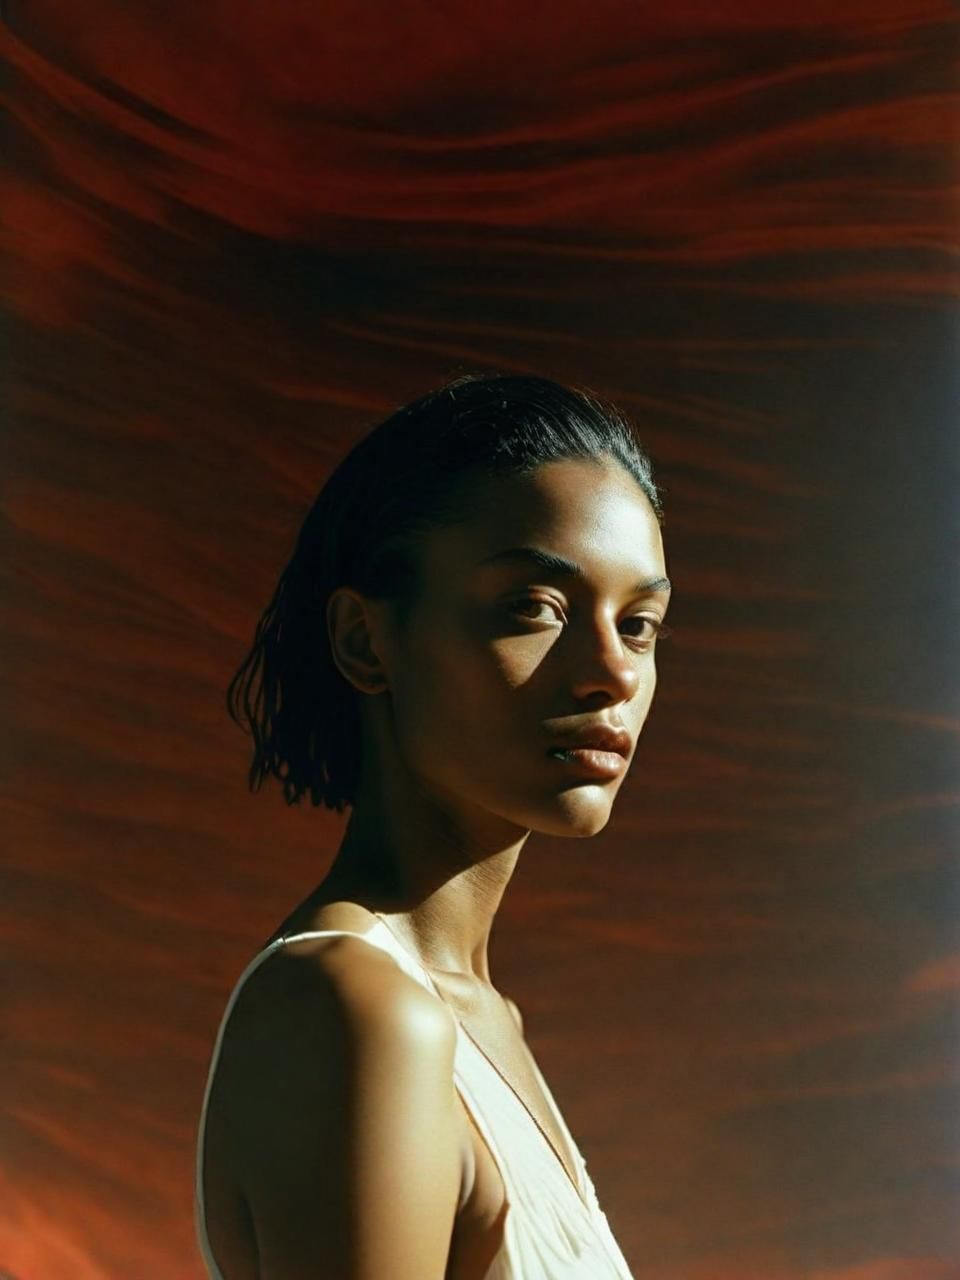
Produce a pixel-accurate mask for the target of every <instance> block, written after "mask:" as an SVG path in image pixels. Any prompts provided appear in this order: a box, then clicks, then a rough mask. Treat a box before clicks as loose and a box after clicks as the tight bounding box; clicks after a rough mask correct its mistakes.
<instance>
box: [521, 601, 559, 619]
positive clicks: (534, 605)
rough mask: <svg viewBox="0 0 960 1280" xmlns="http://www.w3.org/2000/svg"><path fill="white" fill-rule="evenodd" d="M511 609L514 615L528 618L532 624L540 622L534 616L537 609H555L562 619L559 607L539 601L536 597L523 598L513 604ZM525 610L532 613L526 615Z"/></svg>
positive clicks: (550, 602) (551, 602) (549, 602)
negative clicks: (517, 614) (518, 614)
mask: <svg viewBox="0 0 960 1280" xmlns="http://www.w3.org/2000/svg"><path fill="white" fill-rule="evenodd" d="M512 608H513V610H514V612H515V613H520V614H522V616H523V617H524V618H529V619H530V620H531V621H533V622H539V621H540V619H539V618H538V617H537V616H536V612H537V610H538V609H555V610H556V611H557V613H559V614H560V617H563V614H562V613H561V612H560V606H559V605H557V604H554V602H553V601H552V600H540V599H538V598H537V597H536V596H523V597H522V599H520V600H515V601H514V602H513V605H512ZM527 610H531V611H532V612H530V613H528V612H527Z"/></svg>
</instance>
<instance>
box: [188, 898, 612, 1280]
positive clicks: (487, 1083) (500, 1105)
mask: <svg viewBox="0 0 960 1280" xmlns="http://www.w3.org/2000/svg"><path fill="white" fill-rule="evenodd" d="M338 934H339V935H343V934H350V935H351V936H354V937H358V938H363V939H364V940H365V941H366V942H369V943H370V944H371V945H372V946H376V947H379V948H380V949H381V950H383V951H386V952H387V953H388V955H391V956H392V957H393V959H394V960H395V961H396V962H397V964H398V965H399V966H400V968H401V969H403V971H404V972H405V973H407V974H409V975H410V977H412V978H414V979H415V980H416V981H417V982H419V983H420V984H421V985H422V986H424V987H426V988H427V989H428V990H429V991H431V992H433V994H435V995H437V996H438V998H441V999H442V997H441V996H440V993H439V991H438V990H437V988H436V986H435V985H434V983H433V980H432V978H431V977H430V975H429V973H428V972H427V970H426V969H425V968H424V967H423V966H422V965H421V964H420V963H419V962H418V961H417V959H416V957H415V956H414V955H413V954H412V953H411V952H409V951H407V949H406V948H405V947H403V946H402V945H401V944H400V942H399V941H398V940H397V938H395V937H394V935H393V933H392V932H391V931H390V929H389V928H388V927H387V925H386V924H385V923H384V922H383V921H382V920H380V919H378V920H377V922H376V924H375V925H373V927H372V928H371V929H369V930H368V931H367V932H366V933H356V932H355V931H354V930H351V929H317V930H310V931H308V932H305V933H295V934H290V935H287V936H286V937H280V938H276V939H275V940H274V941H273V942H271V943H269V944H268V945H267V946H266V947H264V948H263V950H262V951H260V952H258V954H257V955H256V956H254V958H253V959H252V960H251V961H250V963H249V964H248V965H247V967H246V969H244V971H243V973H242V974H241V975H240V978H239V979H238V981H237V983H236V985H235V987H234V989H233V991H232V992H231V995H230V998H229V1000H228V1001H227V1006H226V1009H225V1010H224V1014H223V1017H222V1019H221V1021H220V1027H219V1030H218V1032H217V1038H216V1043H215V1045H214V1049H213V1054H212V1057H211V1061H210V1068H209V1071H208V1073H207V1084H206V1089H205V1090H204V1095H203V1105H202V1108H201V1112H200V1124H199V1131H198V1134H197V1159H196V1183H195V1197H194V1220H195V1226H196V1234H197V1240H198V1243H199V1245H200V1251H201V1254H202V1257H203V1260H204V1262H205V1264H206V1267H207V1272H208V1274H209V1276H210V1278H211V1280H230V1277H225V1276H224V1275H223V1273H222V1272H221V1271H220V1269H219V1267H218V1265H217V1262H216V1259H215V1258H214V1256H213V1253H212V1251H211V1248H210V1241H209V1238H208V1236H207V1229H206V1219H205V1214H204V1194H203V1145H204V1130H205V1127H206V1118H207V1105H208V1102H209V1099H210V1089H211V1085H212V1083H213V1077H214V1072H215V1070H216V1066H217V1060H218V1058H219V1055H220V1046H221V1044H222V1042H223V1035H224V1031H225V1029H226V1025H227V1021H228V1019H229V1017H230V1013H231V1011H232V1009H233V1006H234V1004H235V1002H236V999H237V996H238V995H239V993H240V989H241V987H242V986H243V984H244V982H245V981H246V979H247V978H248V977H249V976H250V974H251V973H253V971H254V969H256V967H257V966H258V965H259V964H261V963H262V962H263V961H264V960H265V959H266V957H267V956H269V955H271V954H272V953H273V952H274V951H275V950H277V948H279V947H282V946H284V945H285V944H286V943H288V942H297V941H299V940H300V939H301V938H317V937H332V936H334V935H338ZM448 1007H449V1006H448ZM531 1063H532V1066H533V1070H534V1073H535V1075H536V1077H537V1080H538V1083H539V1084H540V1087H541V1089H542V1090H543V1093H544V1096H545V1097H546V1099H547V1102H548V1104H549V1106H550V1109H551V1111H552V1112H553V1115H554V1117H555V1119H556V1122H557V1124H558V1126H559V1128H560V1131H561V1132H562V1133H563V1135H564V1137H565V1138H566V1140H567V1143H568V1145H569V1148H570V1150H571V1151H572V1152H573V1154H574V1159H575V1161H576V1167H577V1172H578V1175H579V1179H578V1180H579V1186H574V1184H573V1182H572V1181H571V1180H570V1177H569V1175H568V1173H567V1170H566V1168H565V1167H564V1165H563V1164H562V1163H561V1161H560V1159H559V1157H558V1156H557V1154H556V1152H555V1151H554V1150H553V1148H552V1147H551V1146H550V1144H549V1142H548V1141H547V1139H546V1138H545V1137H544V1135H543V1133H542V1132H541V1131H540V1129H539V1127H538V1126H537V1124H536V1123H535V1121H534V1120H533V1117H532V1116H531V1115H530V1113H529V1112H528V1111H527V1109H526V1107H525V1106H524V1105H523V1103H522V1102H521V1101H520V1099H519V1098H518V1096H517V1095H516V1093H515V1092H514V1091H513V1089H511V1088H510V1086H509V1085H508V1084H507V1083H506V1081H505V1080H504V1079H503V1077H502V1076H501V1075H500V1074H499V1073H498V1072H497V1071H496V1070H495V1068H494V1067H493V1066H492V1064H491V1063H490V1062H489V1060H488V1059H487V1058H486V1057H484V1055H483V1054H482V1053H481V1052H480V1050H479V1049H478V1048H477V1046H476V1045H475V1044H474V1043H473V1041H472V1040H471V1039H470V1037H469V1036H468V1035H467V1033H466V1032H465V1031H464V1029H463V1027H462V1025H461V1024H460V1022H459V1021H457V1046H456V1055H455V1058H454V1082H455V1084H456V1087H457V1091H458V1093H459V1094H460V1097H461V1098H462V1100H463V1103H464V1105H465V1106H466V1108H467V1109H468V1111H469V1112H470V1115H471V1116H472V1117H473V1120H474V1122H475V1123H476V1126H477V1129H478V1130H479V1131H480V1134H481V1135H482V1137H483V1139H484V1141H485V1142H486V1144H487V1146H488V1147H489V1149H490V1154H491V1155H492V1157H493V1159H494V1161H495V1162H496V1165H497V1168H498V1169H499V1171H500V1176H501V1177H502V1179H503V1184H504V1188H505V1190H506V1198H507V1205H508V1208H507V1213H506V1217H505V1219H504V1237H503V1243H502V1244H501V1246H500V1249H499V1251H498V1253H497V1255H496V1257H495V1258H494V1259H493V1261H492V1263H491V1264H490V1266H489V1268H488V1270H487V1272H486V1275H485V1277H484V1280H633V1277H632V1275H631V1273H630V1269H629V1268H628V1266H627V1263H626V1259H625V1258H624V1256H623V1254H622V1252H621V1250H620V1247H619V1245H618V1244H617V1242H616V1239H615V1238H614V1235H613V1232H612V1231H611V1229H610V1224H609V1223H608V1221H607V1217H606V1214H605V1213H604V1212H603V1210H602V1209H601V1208H600V1205H599V1203H598V1201H597V1194H596V1191H595V1190H594V1186H593V1181H592V1180H591V1178H590V1174H589V1173H588V1172H587V1166H586V1163H585V1161H584V1159H583V1156H582V1155H581V1154H580V1151H579V1148H578V1147H577V1144H576V1143H575V1142H574V1140H573V1137H572V1135H571V1133H570V1130H569V1129H568V1128H567V1125H566V1122H565V1121H564V1119H563V1116H562V1115H561V1114H560V1111H559V1108H558V1107H557V1104H556V1102H555V1100H554V1097H553V1094H552V1093H551V1092H550V1089H549V1088H548V1086H547V1083H546V1081H545V1080H544V1078H543V1076H542V1074H541V1072H540V1069H539V1067H538V1066H537V1064H536V1061H535V1060H534V1059H533V1058H532V1056H531ZM384 1280H387V1277H385V1278H384Z"/></svg>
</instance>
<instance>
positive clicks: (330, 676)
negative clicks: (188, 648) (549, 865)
mask: <svg viewBox="0 0 960 1280" xmlns="http://www.w3.org/2000/svg"><path fill="white" fill-rule="evenodd" d="M662 524H663V508H662V504H661V499H660V496H659V493H658V490H657V487H656V484H655V482H654V479H653V476H652V470H651V465H650V461H649V458H648V457H647V455H646V454H645V453H644V451H643V449H642V447H641V445H640V443H639V441H638V440H637V437H636V435H635V433H634V430H633V428H632V427H631V426H630V424H629V423H628V422H627V421H626V419H625V418H624V417H623V416H622V415H621V414H620V413H619V412H618V411H617V410H616V409H614V408H613V407H612V406H609V405H607V404H604V403H603V402H601V401H600V400H598V399H597V398H596V397H594V396H592V395H590V394H588V393H586V392H583V391H579V390H571V389H568V388H565V387H562V386H559V385H558V384H556V383H554V382H551V381H548V380H547V379H543V378H537V377H530V376H513V375H506V376H503V375H495V376H473V375H472V376H468V377H463V378H458V379H456V380H455V381H453V382H450V383H448V384H447V385H446V386H444V387H441V388H440V389H439V390H437V391H433V392H431V393H429V394H428V395H425V396H422V397H421V398H419V399H418V400H415V401H414V402H412V403H411V404H409V405H406V406H405V407H404V408H402V409H399V410H398V411H397V412H396V413H394V414H393V415H391V417H389V418H388V419H387V420H386V421H385V422H383V423H381V424H380V425H379V426H378V427H376V428H375V429H374V430H373V431H371V432H370V433H369V434H368V435H366V436H365V437H364V438H363V439H361V440H360V442H359V443H358V444H357V445H356V446H355V447H354V448H353V449H352V450H351V451H350V453H348V454H347V456H346V457H345V458H344V459H343V460H342V461H341V463H340V464H339V466H338V467H337V468H336V470H335V471H334V472H333V473H332V475H331V476H330V478H329V479H328V480H327V482H326V484H325V485H324V486H323V488H322V490H321V491H320V493H319V495H318V497H317V499H316V501H315V502H314V504H313V506H312V508H311V509H310V511H309V512H308V514H307V516H306V518H305V520H304V522H303V525H302V528H301V530H300V534H299V537H298V539H297V543H296V548H295V551H294V554H293V556H292V558H291V560H290V562H289V563H288V565H287V567H286V568H285V569H284V571H283V574H282V575H281V578H280V581H279V583H278V586H277V589H276V592H275V594H274V596H273V599H272V600H271V602H270V605H269V606H268V608H267V610H266V611H265V613H264V614H263V616H262V618H261V619H260V622H259V624H258V626H257V630H256V636H255V640H254V644H253V647H252V648H251V650H250V652H249V654H248V655H247V658H246V659H245V661H244V663H243V665H242V666H241V668H240V669H239V670H238V672H237V673H236V675H235V676H234V678H233V680H232V681H231V684H230V688H229V690H228V706H229V708H230V712H231V714H232V715H233V716H234V718H236V719H238V720H240V719H241V718H243V719H245V720H246V722H247V723H248V724H249V725H250V728H251V729H252V732H253V736H254V756H253V761H252V764H251V768H250V786H251V788H253V787H259V785H260V783H261V782H262V780H263V778H264V777H265V776H266V775H267V774H271V775H273V776H275V777H277V778H279V779H280V780H281V781H282V783H283V788H284V794H285V797H286V799H287V801H288V803H295V802H298V801H299V799H300V797H301V796H302V795H303V794H305V793H309V794H310V796H311V799H312V801H313V803H314V804H320V803H324V804H326V805H327V806H328V807H329V808H335V809H337V810H340V811H342V810H343V808H344V807H345V805H347V804H353V803H354V802H355V800H356V797H357V794H358V788H359V787H360V783H361V774H362V770H363V768H364V767H365V768H366V770H367V771H368V772H367V775H366V780H367V781H368V782H369V770H371V769H373V770H375V771H376V770H380V769H386V768H387V767H389V768H391V769H392V770H394V771H396V770H397V769H398V768H399V769H400V770H401V771H403V772H404V773H405V774H406V775H408V777H407V778H406V781H407V782H408V784H409V785H419V786H421V787H423V788H424V789H426V790H428V791H432V792H433V793H434V794H435V795H436V797H437V798H438V799H441V800H442V801H443V802H445V803H451V804H458V803H462V804H464V805H470V804H474V805H478V806H480V807H482V808H485V809H487V810H490V811H492V812H495V813H498V814H500V815H501V816H503V817H505V818H507V819H509V820H511V821H514V822H516V823H517V824H518V825H520V826H528V827H531V828H534V829H539V830H551V831H555V832H557V833H562V832H564V831H570V830H575V831H576V832H577V833H583V834H589V833H591V832H592V831H593V830H595V829H598V828H599V826H602V825H603V823H604V822H605V821H606V818H607V816H608V813H609V807H610V804H611V803H612V796H613V794H614V791H615V789H616V788H618V787H619V785H620V782H621V781H622V776H621V778H619V779H617V780H615V781H600V782H598V781H597V780H596V779H587V778H584V777H583V776H581V775H579V774H578V773H577V771H576V770H575V769H574V768H572V767H571V766H569V765H568V766H564V765H562V764H561V763H560V762H558V761H556V760H553V759H551V758H550V757H549V756H547V754H546V752H547V748H548V747H549V746H550V745H551V744H554V743H556V742H559V741H561V740H562V738H563V737H564V736H565V735H566V733H567V731H568V730H569V729H575V728H577V727H578V726H581V725H586V724H590V723H596V722H597V721H600V720H603V721H606V722H607V723H615V724H621V725H623V726H625V727H626V728H627V730H628V732H629V734H630V738H631V744H634V743H635V741H636V738H637V736H638V734H639V732H640V729H641V727H642V724H643V721H644V720H645V718H646V715H647V712H648V710H649V706H650V700H651V699H652V696H653V691H654V686H655V683H656V669H655V659H654V650H655V636H656V632H657V628H658V626H659V624H660V623H661V621H662V618H663V614H664V612H665V610H666V606H667V600H668V594H667V590H668V589H665V588H663V587H662V586H661V588H659V590H658V589H651V590H647V591H646V592H643V591H640V590H638V588H639V585H640V583H641V582H642V581H644V582H646V581H650V580H654V579H659V578H663V577H664V576H665V567H664V561H663V545H662V540H661V537H660V528H661V526H662ZM517 547H534V548H538V549H540V550H541V551H546V552H549V553H550V555H551V556H553V557H555V558H556V561H555V562H554V563H553V564H550V565H548V564H547V563H546V562H545V561H544V560H543V558H542V557H541V558H540V559H539V560H538V559H537V558H536V557H531V556H530V555H518V554H511V555H507V556H504V555H503V554H502V553H503V552H506V551H510V550H511V549H513V548H517ZM560 560H565V561H568V562H572V563H573V564H575V565H577V566H579V567H580V569H582V571H583V572H582V575H579V574H577V573H571V572H570V570H569V569H567V570H564V568H563V566H562V565H560V564H559V561H560ZM644 619H646V621H644ZM665 632H666V628H665V627H664V628H663V629H662V632H661V634H663V633H665ZM631 750H632V747H631Z"/></svg>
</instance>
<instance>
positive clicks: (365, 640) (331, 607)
mask: <svg viewBox="0 0 960 1280" xmlns="http://www.w3.org/2000/svg"><path fill="white" fill-rule="evenodd" d="M326 617H327V636H328V638H329V641H330V652H331V654H332V656H333V661H334V662H335V663H336V666H337V669H338V671H339V672H340V674H341V675H342V676H343V678H344V679H345V680H347V681H349V682H350V684H352V685H353V687H354V688H355V689H357V690H358V691H359V692H360V693H383V692H384V690H385V689H386V688H387V687H388V686H387V674H386V670H385V668H384V665H383V662H382V660H381V657H380V655H379V653H378V652H377V650H378V648H379V647H380V641H379V631H380V628H379V626H378V623H379V621H380V615H379V610H377V608H376V606H375V604H374V602H373V601H370V600H368V599H367V598H366V597H365V596H363V595H361V594H360V592H358V591H355V590H354V589H353V588H352V587H337V589H336V590H335V591H334V592H333V593H332V594H331V596H330V599H329V600H328V601H327V614H326Z"/></svg>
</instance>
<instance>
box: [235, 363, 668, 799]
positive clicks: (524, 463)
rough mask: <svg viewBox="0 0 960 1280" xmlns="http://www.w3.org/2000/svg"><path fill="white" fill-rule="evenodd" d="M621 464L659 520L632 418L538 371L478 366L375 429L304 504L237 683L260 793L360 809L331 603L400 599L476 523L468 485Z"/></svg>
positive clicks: (351, 712)
mask: <svg viewBox="0 0 960 1280" xmlns="http://www.w3.org/2000/svg"><path fill="white" fill-rule="evenodd" d="M605 456H606V457H610V458H613V459H615V460H616V461H617V462H619V463H620V464H621V466H623V467H624V469H625V470H626V471H627V472H628V473H629V474H630V475H631V476H633V478H634V479H635V480H636V482H637V484H638V485H639V487H640V489H641V490H642V491H643V493H644V494H646V496H647V498H648V499H649V501H650V505H651V506H652V508H653V511H654V514H655V515H656V518H657V521H658V523H659V524H660V525H661V526H662V525H663V523H664V512H663V505H662V501H661V497H660V493H659V490H658V488H657V485H656V484H655V482H654V478H653V471H652V466H651V462H650V459H649V457H648V456H647V454H646V453H645V451H644V449H643V447H642V446H641V444H640V441H639V439H638V438H637V434H636V431H635V428H634V427H633V426H632V425H631V424H630V422H629V421H628V420H627V419H626V418H625V417H624V415H623V414H622V413H620V411H619V410H618V409H616V408H614V407H613V406H612V405H610V404H607V403H606V402H604V401H603V400H601V399H599V398H598V397H597V396H595V395H593V394H592V393H591V392H588V391H585V390H582V389H572V388H568V387H564V386H561V385H559V384H558V383H556V382H551V381H550V380H549V379H547V378H538V377H533V376H527V375H512V374H509V375H503V374H485V375H481V374H468V375H466V376H463V377H459V378H456V379H454V380H453V381H451V382H448V383H447V384H446V385H444V386H442V387H440V388H439V389H438V390H436V391H431V392H429V393H428V394H426V395H424V396H421V397H420V398H419V399H417V400H414V401H412V402H411V403H410V404H407V405H405V406H404V407H403V408H401V409H398V410H397V411H396V412H395V413H393V414H391V415H390V417H389V418H387V419H386V421H384V422H382V423H380V424H379V426H377V427H375V428H374V429H373V430H371V431H370V432H369V433H368V434H367V435H365V436H364V437H363V438H362V439H361V440H360V441H359V442H358V443H357V444H356V445H354V447H353V448H352V449H351V450H350V452H349V453H348V454H347V455H346V456H345V457H344V458H343V460H342V461H341V462H340V463H339V465H338V466H337V467H336V469H335V470H334V471H333V473H332V474H331V475H330V477H329V478H328V479H327V481H326V483H325V484H324V486H323V488H322V489H321V490H320V492H319V494H318V495H317V498H316V500H315V501H314V503H313V506H312V507H311V508H310V510H309V511H308V512H307V515H306V518H305V519H304V522H303V525H302V527H301V529H300V533H299V535H298V537H297V541H296V547H295V550H294V553H293V556H292V557H291V559H290V561H289V563H288V564H287V566H286V568H285V569H284V570H283V572H282V573H281V575H280V580H279V582H278V584H277V587H276V590H275V592H274V595H273V598H272V600H271V601H270V603H269V605H268V606H267V608H266V609H265V611H264V613H263V615H262V616H261V618H260V620H259V622H258V624H257V627H256V633H255V636H254V640H253V644H252V646H251V648H250V651H249V653H248V654H247V656H246V658H245V659H244V662H243V663H242V665H241V666H240V668H239V670H238V671H237V672H236V674H235V675H234V677H233V679H232V680H231V681H230V685H229V687H228V690H227V707H228V710H229V712H230V715H231V716H232V718H233V719H234V720H235V721H236V722H237V723H238V724H241V725H243V726H244V727H246V726H249V729H250V731H251V732H252V735H253V744H254V745H253V760H252V762H251V765H250V772H249V788H250V790H251V791H254V790H259V788H260V785H261V783H262V781H263V779H264V778H265V777H266V776H267V774H271V775H272V776H273V777H275V778H278V779H279V780H280V781H281V782H282V784H283V793H284V797H285V799H286V801H287V803H288V804H297V803H299V801H300V798H301V796H303V794H304V793H305V792H309V793H310V798H311V801H312V803H313V804H314V805H315V806H316V805H319V804H321V803H322V804H325V805H326V806H327V808H329V809H336V810H337V811H338V812H342V811H343V809H344V807H345V806H346V805H348V804H353V801H354V796H355V794H356V788H357V784H358V781H359V773H360V764H361V746H362V742H361V719H360V709H359V706H358V704H357V698H358V696H359V695H358V694H357V691H356V690H355V689H354V687H353V686H352V685H351V684H350V682H349V681H348V680H346V679H345V677H344V676H343V675H342V673H341V672H340V670H339V668H338V667H337V666H336V663H335V662H334V660H333V655H332V652H331V648H330V639H329V633H328V630H327V602H328V601H329V599H330V596H331V595H332V593H333V592H334V591H335V590H336V589H337V588H338V587H341V586H349V587H353V588H355V589H356V590H357V591H360V592H362V593H363V594H364V595H366V596H368V597H370V598H371V599H377V600H391V601H393V602H394V603H395V607H396V609H397V612H398V617H399V618H401V619H402V618H403V617H404V616H405V615H406V613H407V612H408V611H409V610H410V609H411V608H412V607H413V605H414V603H415V602H416V598H417V590H418V558H417V538H418V535H420V534H422V533H423V532H425V531H426V530H428V529H431V528H434V527H437V526H442V525H450V524H454V523H456V522H457V521H458V520H462V519H464V518H465V514H466V503H465V495H466V494H467V492H468V488H469V485H470V483H471V482H472V481H476V480H477V479H479V478H482V477H483V476H487V477H495V476H503V475H524V474H529V473H530V472H532V471H535V470H536V469H537V468H538V467H540V466H542V465H543V464H544V463H547V462H557V461H560V460H562V459H566V458H583V459H592V460H595V461H597V462H601V461H603V459H604V457H605Z"/></svg>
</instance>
